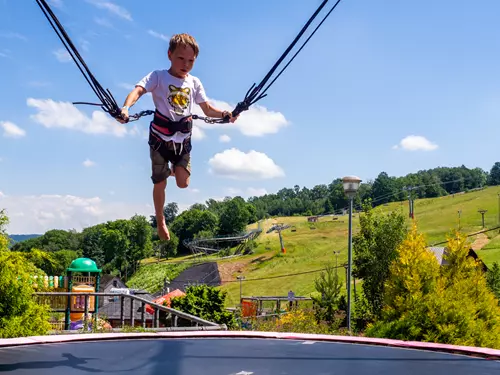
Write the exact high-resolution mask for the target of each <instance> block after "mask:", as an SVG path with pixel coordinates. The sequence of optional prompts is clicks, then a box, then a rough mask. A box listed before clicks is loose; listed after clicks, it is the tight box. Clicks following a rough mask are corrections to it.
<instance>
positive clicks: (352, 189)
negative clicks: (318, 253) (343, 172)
mask: <svg viewBox="0 0 500 375" xmlns="http://www.w3.org/2000/svg"><path fill="white" fill-rule="evenodd" d="M342 183H343V184H344V192H345V194H346V195H347V198H349V235H348V237H349V239H348V259H347V330H348V331H350V330H351V273H352V207H353V200H354V197H355V196H356V193H357V192H358V189H359V184H360V183H361V179H360V178H359V177H356V176H347V177H344V178H343V179H342Z"/></svg>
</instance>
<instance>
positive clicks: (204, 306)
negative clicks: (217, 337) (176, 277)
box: [170, 285, 236, 328]
mask: <svg viewBox="0 0 500 375" xmlns="http://www.w3.org/2000/svg"><path fill="white" fill-rule="evenodd" d="M226 296H227V292H225V291H221V290H218V289H217V288H216V287H210V286H207V285H196V286H189V287H188V288H187V289H186V295H185V296H182V297H174V298H172V300H171V304H170V307H171V308H173V309H176V310H180V311H183V312H186V313H188V314H191V315H194V316H196V317H199V318H202V319H205V320H208V321H211V322H214V323H217V324H225V325H226V326H227V327H228V328H233V327H235V326H236V320H235V319H234V315H233V314H232V313H231V312H230V311H227V310H226V308H225V307H224V304H225V299H226Z"/></svg>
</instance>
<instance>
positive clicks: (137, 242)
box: [10, 197, 257, 280]
mask: <svg viewBox="0 0 500 375" xmlns="http://www.w3.org/2000/svg"><path fill="white" fill-rule="evenodd" d="M164 214H165V219H166V222H167V225H168V226H169V230H170V235H171V240H170V241H167V242H163V241H160V240H159V238H158V235H157V232H156V230H155V228H156V219H155V217H154V216H150V217H149V218H146V217H145V216H141V215H134V216H133V217H131V218H130V219H119V220H113V221H108V222H105V223H99V224H96V225H93V226H90V227H87V228H84V229H83V230H82V231H81V232H78V231H76V230H61V229H52V230H49V231H47V232H46V233H44V234H43V235H42V236H39V237H35V238H30V239H27V240H25V241H21V242H16V243H13V244H11V246H10V250H11V251H12V252H19V253H25V254H29V256H30V257H31V258H33V259H34V260H37V261H36V262H35V263H36V266H37V267H39V268H40V269H42V270H44V272H46V273H48V274H50V275H60V274H64V273H65V271H66V268H67V267H68V266H69V264H70V263H71V261H72V260H74V259H76V258H78V257H87V258H91V259H93V260H94V261H95V262H96V263H97V265H98V267H101V268H102V270H103V272H104V273H107V274H116V275H119V276H120V277H122V278H124V279H125V280H126V279H128V278H129V277H130V276H131V275H132V274H133V273H135V272H136V271H137V269H138V267H139V264H140V261H141V260H142V259H144V258H149V257H152V256H158V257H167V258H168V257H170V256H174V255H176V254H188V253H189V252H190V250H189V249H188V247H187V246H186V243H187V242H188V241H189V240H191V239H194V238H200V237H214V236H222V235H228V234H233V233H241V232H244V231H245V228H246V226H247V225H248V224H249V223H252V222H255V221H256V220H257V218H256V212H255V208H254V206H253V205H251V204H249V203H247V202H245V200H244V199H243V198H241V197H236V198H226V199H224V200H223V201H216V200H213V199H211V200H209V201H207V202H206V204H200V203H197V204H195V205H193V206H192V207H190V208H189V209H188V210H186V211H184V212H182V213H179V208H178V205H177V203H175V202H171V203H168V204H167V205H166V206H165V208H164Z"/></svg>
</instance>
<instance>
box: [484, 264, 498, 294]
mask: <svg viewBox="0 0 500 375" xmlns="http://www.w3.org/2000/svg"><path fill="white" fill-rule="evenodd" d="M486 281H487V283H488V287H489V288H490V290H491V291H492V292H493V294H495V296H496V297H497V299H498V300H499V303H500V267H499V265H498V262H495V263H493V266H492V267H491V269H489V270H488V272H487V273H486Z"/></svg>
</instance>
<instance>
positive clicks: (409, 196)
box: [403, 186, 416, 219]
mask: <svg viewBox="0 0 500 375" xmlns="http://www.w3.org/2000/svg"><path fill="white" fill-rule="evenodd" d="M415 189H416V187H415V186H408V187H407V186H405V187H403V190H406V191H408V210H409V212H410V213H409V217H410V218H411V219H414V218H415V215H414V210H413V208H414V207H413V199H412V196H411V191H412V190H415Z"/></svg>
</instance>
